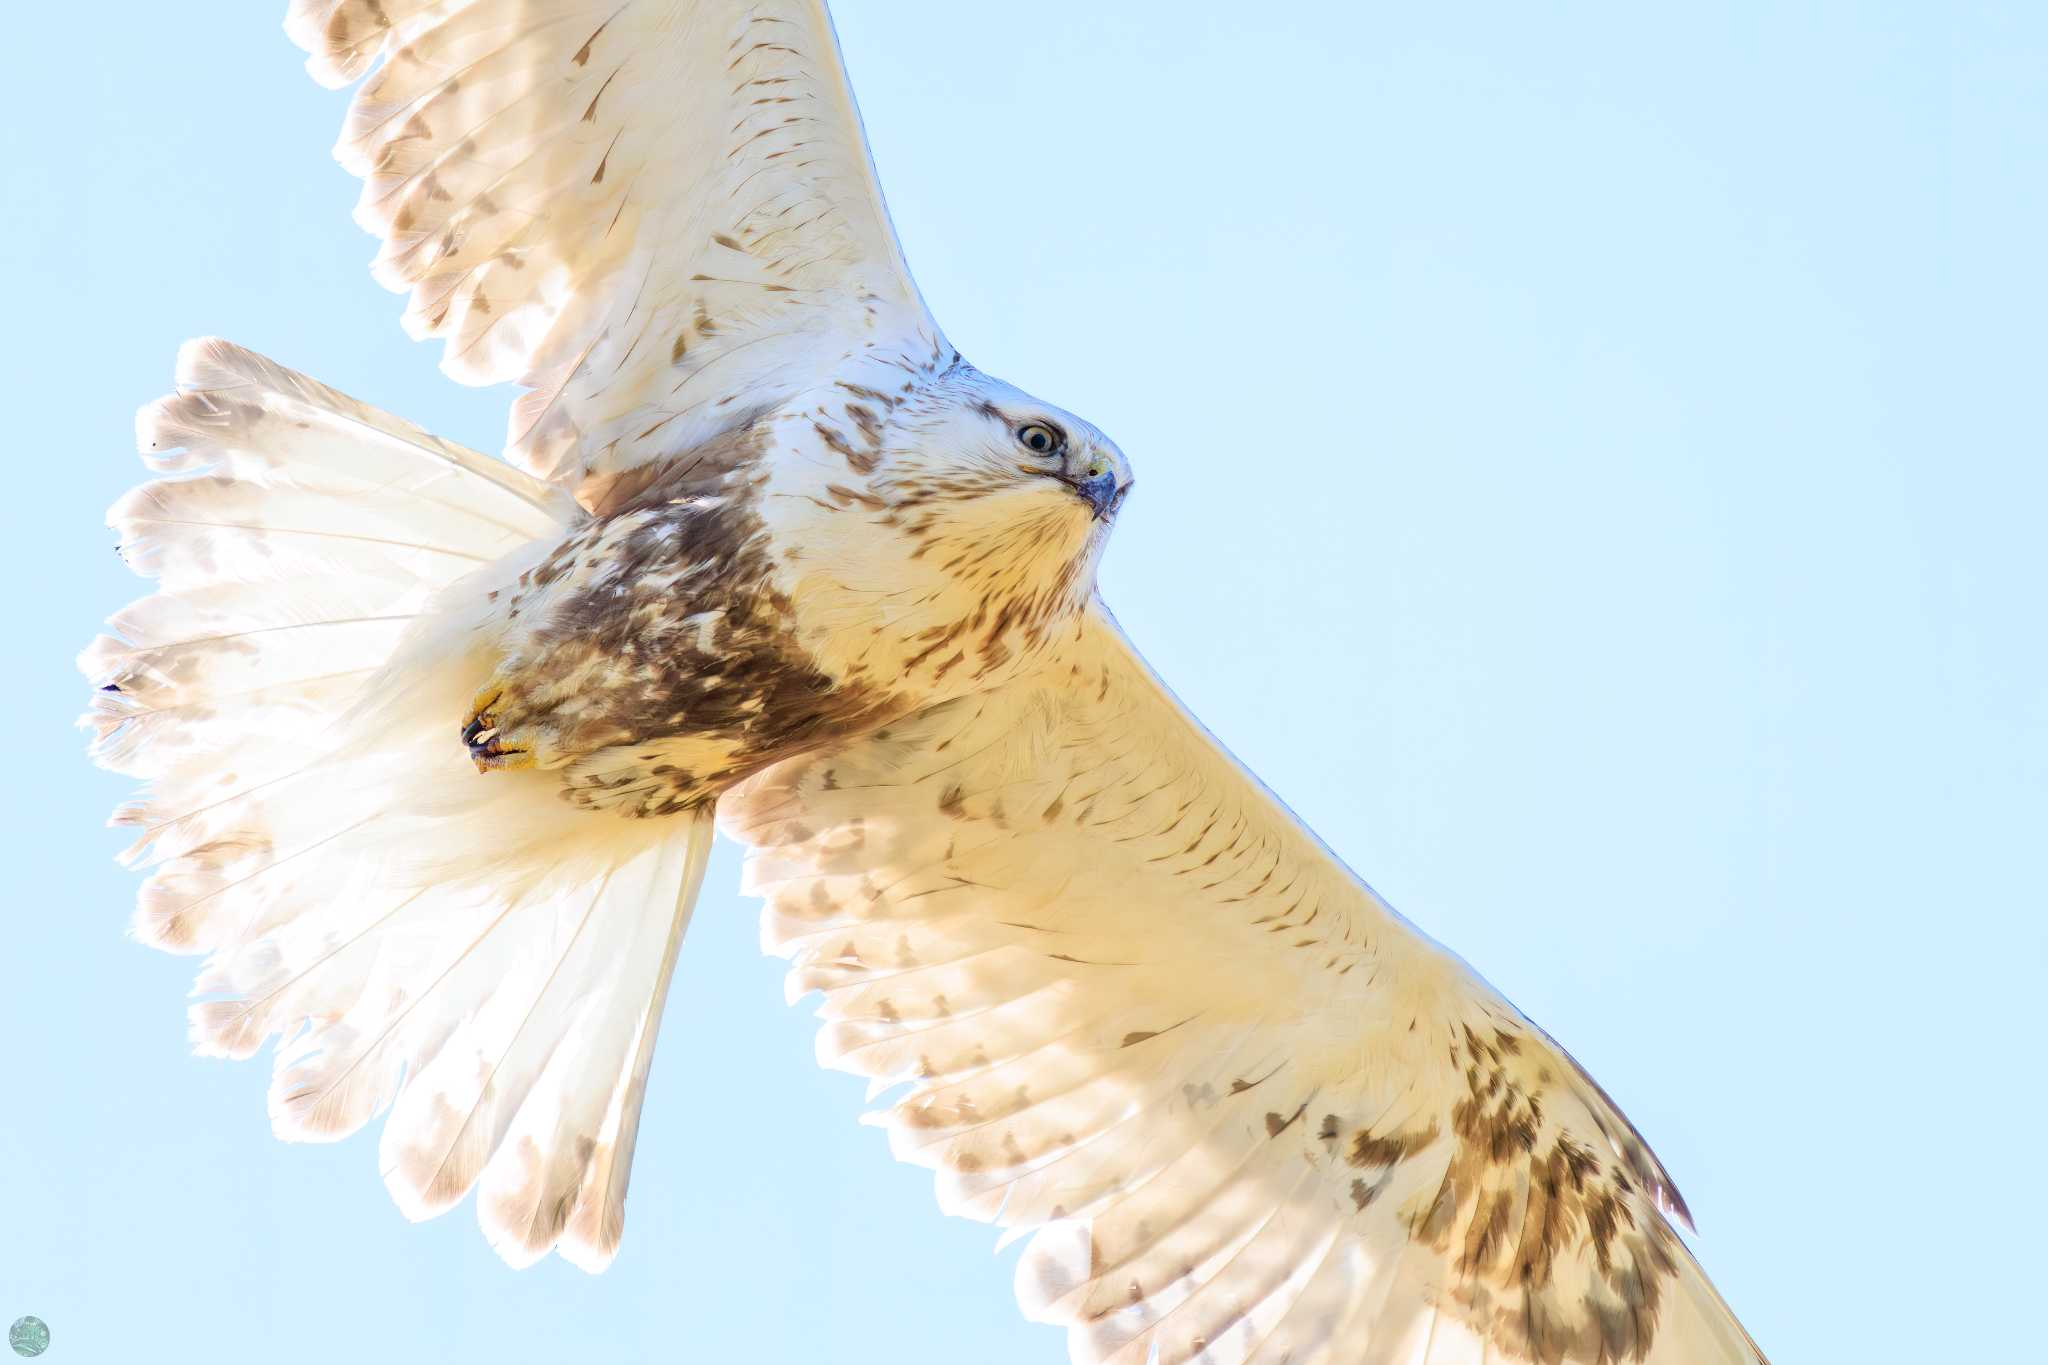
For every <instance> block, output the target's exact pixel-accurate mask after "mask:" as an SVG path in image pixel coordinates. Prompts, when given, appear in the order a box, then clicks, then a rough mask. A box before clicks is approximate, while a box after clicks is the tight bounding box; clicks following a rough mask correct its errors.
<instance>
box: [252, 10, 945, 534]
mask: <svg viewBox="0 0 2048 1365" xmlns="http://www.w3.org/2000/svg"><path fill="white" fill-rule="evenodd" d="M285 27H286V30H287V32H288V33H289V34H290V35H291V37H292V38H293V40H294V41H296V42H297V43H298V44H299V45H300V46H301V47H303V48H305V49H306V50H307V51H308V52H309V53H310V54H311V56H310V57H309V58H308V60H307V67H308V69H309V70H310V71H311V72H312V73H313V75H314V77H315V78H316V79H318V80H319V81H321V82H322V83H323V84H326V85H330V86H339V85H344V84H347V83H348V82H351V81H354V80H356V79H357V78H358V77H361V76H362V75H363V74H364V73H365V72H366V71H370V70H371V68H372V67H373V66H374V67H375V71H374V73H373V74H372V75H371V76H370V78H369V79H368V80H367V81H365V82H364V84H363V86H362V88H361V89H360V90H358V91H357V92H356V95H355V99H354V101H353V103H352V104H351V105H350V108H349V112H348V119H347V123H346V126H345V128H344V130H343V132H342V136H341V141H340V143H339V144H338V145H337V147H336V149H335V154H336V156H337V157H338V158H339V159H340V161H341V163H342V164H343V165H344V166H346V167H347V168H348V169H349V170H351V171H353V172H354V173H355V174H357V175H359V176H361V177H362V178H363V192H362V198H361V200H360V201H359V203H358V204H357V206H356V218H357V221H358V222H360V223H361V224H362V225H363V226H364V227H365V228H367V229H368V230H369V231H371V232H373V233H375V234H376V235H378V236H379V237H381V238H382V239H383V247H382V250H381V251H379V253H378V255H377V258H376V262H375V265H374V267H373V271H374V273H375V275H376V277H377V279H378V280H379V281H381V282H382V283H383V284H385V285H387V286H388V287H390V288H392V289H395V290H409V291H411V299H410V302H409V304H408V305H407V308H406V313H405V325H406V328H407V330H408V331H409V332H410V333H411V334H412V335H413V336H414V337H418V338H424V337H440V338H442V339H443V340H444V341H445V342H446V348H445V351H444V354H443V358H442V368H443V369H445V370H446V371H447V372H448V374H450V375H451V376H453V377H454V378H456V379H459V380H461V381H463V382H464V383H470V384H488V383H495V382H498V381H502V380H517V381H519V382H520V383H522V384H524V385H526V386H527V387H528V388H529V389H530V390H531V392H530V393H528V394H526V395H525V396H524V397H523V398H521V399H520V401H519V403H518V404H517V405H516V406H515V408H514V410H513V414H512V420H511V424H510V431H509V433H508V438H507V439H508V454H510V455H511V456H512V458H513V459H514V460H515V461H517V462H519V463H521V464H523V465H524V466H525V467H526V468H528V469H529V470H531V471H532V472H533V473H535V474H537V475H539V476H540V477H542V478H545V479H549V480H551V481H554V482H556V483H559V484H562V485H564V486H565V487H568V488H570V489H571V490H572V491H574V490H581V491H582V492H583V493H584V495H585V496H586V500H587V499H588V497H589V496H590V494H589V489H590V487H591V485H590V484H589V483H588V482H587V481H588V480H592V479H595V480H598V481H603V480H605V479H607V478H609V477H610V476H612V475H615V474H617V473H619V472H620V471H622V470H625V469H630V468H632V467H634V466H635V465H640V464H645V463H649V462H651V461H656V460H659V459H660V458H662V457H663V456H665V455H668V454H671V453H674V452H676V451H680V450H683V449H687V448H689V447H691V446H694V445H696V444H698V443H700V442H701V441H703V440H705V439H707V438H709V437H711V436H714V435H716V434H718V433H719V432H721V431H725V430H728V429H730V428H732V427H734V426H736V425H739V424H740V423H742V422H743V421H745V420H746V419H747V418H749V417H751V416H752V415H754V414H756V413H758V412H760V411H761V410H762V409H763V408H765V407H769V406H773V405H774V404H776V403H779V402H781V401H783V400H784V399H786V398H788V397H789V396H790V395H791V394H793V393H795V392H797V391H800V390H802V389H804V388H806V387H809V386H810V385H813V384H815V383H817V382H818V381H819V379H820V377H821V376H824V375H828V374H830V373H832V371H833V367H835V366H837V365H839V364H840V363H842V362H843V361H845V360H846V359H849V358H853V357H856V356H858V355H859V354H861V353H863V352H867V353H872V354H874V355H879V356H883V357H889V356H901V357H915V358H916V359H917V360H918V361H921V362H929V361H930V360H931V359H933V358H934V357H935V356H936V355H937V353H938V352H939V351H940V349H941V348H942V347H943V346H944V341H943V338H942V337H941V335H940V333H939V331H938V328H937V327H936V326H935V325H934V324H933V323H932V321H931V319H930V317H929V315H928V314H927V313H926V312H925V309H924V305H923V303H922V301H921V300H920V299H919V297H918V294H917V289H916V286H915V285H914V284H913V283H912V282H911V279H910V275H909V272H908V271H907V270H906V269H905V267H904V264H903V256H902V252H901V251H900V249H899V248H898V246H897V244H896V238H895V234H894V232H893V230H892V229H891V227H890V224H889V217H888V212H887V210H886V209H885V208H884V206H883V203H882V196H881V192H880V190H879V188H878V187H877V185H876V182H875V174H874V168H873V165H872V163H871V162H870V160H869V157H868V151H867V142H866V138H865V136H864V134H863V133H862V130H861V123H860V116H859V113H858V112H857V111H856V109H855V107H854V102H853V95H852V92H851V91H850V90H849V89H848V87H847V83H846V76H845V72H844V70H843V68H842V66H841V64H840V59H839V49H838V43H837V40H836V38H835V37H834V35H833V31H832V23H831V20H830V18H829V17H828V16H827V14H826V12H825V6H824V4H823V3H822V0H751V2H743V0H292V6H291V11H290V14H289V17H288V18H287V19H286V21H285ZM380 59H381V61H380Z"/></svg>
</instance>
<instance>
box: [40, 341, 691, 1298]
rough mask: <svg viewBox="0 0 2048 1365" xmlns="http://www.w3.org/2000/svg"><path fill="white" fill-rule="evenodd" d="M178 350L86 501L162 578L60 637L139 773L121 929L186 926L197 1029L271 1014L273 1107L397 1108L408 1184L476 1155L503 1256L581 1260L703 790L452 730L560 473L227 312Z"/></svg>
mask: <svg viewBox="0 0 2048 1365" xmlns="http://www.w3.org/2000/svg"><path fill="white" fill-rule="evenodd" d="M178 379H179V385H180V391H179V392H178V393H177V394H176V395H174V396H173V397H171V398H167V399H164V400H162V401H161V402H158V403H155V404H152V405H151V406H150V407H148V408H145V409H144V410H143V414H142V417H141V419H140V421H139V423H138V431H139V437H140V444H141V446H142V450H143V453H144V456H145V458H147V459H148V460H149V462H150V463H151V464H152V465H154V466H155V467H156V468H157V469H159V470H161V471H164V472H165V473H167V474H169V475H171V477H167V478H163V479H159V480H157V481H155V482H153V483H150V484H146V485H144V486H143V487H141V488H139V489H137V490H135V491H134V492H133V493H130V494H129V495H128V496H126V497H124V498H123V499H122V500H121V501H120V502H119V503H117V504H116V506H115V508H114V511H113V514H112V518H111V520H112V522H113V524H114V526H115V527H116V528H117V529H118V530H119V531H120V533H121V537H122V549H123V553H124V554H126V555H127V556H128V559H129V562H130V563H131V564H133V565H135V566H136V567H137V568H138V569H140V570H142V571H144V572H149V573H153V574H155V576H156V577H157V580H158V588H159V591H158V592H157V593H156V594H155V595H154V596H152V597H148V598H145V599H143V600H142V601H140V602H137V603H134V604H132V605H131V606H129V607H127V608H125V609H123V610H122V611H121V612H120V613H118V614H117V615H116V616H115V617H114V618H113V620H112V622H111V623H110V624H111V633H110V634H109V635H106V636H103V637H101V638H100V639H99V640H97V641H95V642H94V644H93V645H92V646H91V647H89V648H88V649H87V650H86V652H85V655H84V657H83V658H82V659H81V666H82V667H83V668H84V669H85V671H86V673H87V674H88V676H89V677H90V678H91V679H92V681H93V682H94V684H95V685H96V686H98V687H99V688H100V689H101V690H100V691H99V692H98V693H96V694H95V702H94V708H93V711H92V713H91V714H90V715H89V716H88V717H87V723H88V724H90V725H91V726H92V727H93V728H94V729H95V730H97V732H98V738H97V740H96V742H95V744H94V755H95V757H96V758H97V759H98V760H99V761H100V762H102V763H104V764H105V765H106V766H108V767H111V768H114V769H116V770H117V771H121V772H125V773H129V774H132V775H135V776H138V777H142V778H145V779H147V780H148V781H149V782H150V784H151V785H150V787H149V789H148V791H147V793H146V794H145V796H144V797H143V798H142V799H141V800H139V801H137V802H135V803H131V804H130V805H129V806H127V807H124V808H123V810H122V811H121V812H119V813H118V814H117V816H116V818H117V820H118V821H120V822H122V823H128V824H135V825H140V826H141V827H142V833H141V838H140V839H139V840H138V841H137V843H136V845H135V847H134V848H132V849H131V850H130V852H129V855H128V856H129V859H130V861H133V862H137V863H140V864H143V865H145V866H149V867H151V868H152V869H153V870H152V872H151V875H150V877H149V879H148V880H147V881H146V882H145V884H144V887H143V891H142V894H141V899H140V903H139V907H138V912H137V918H136V929H137V933H138V935H139V936H140V937H141V938H143V939H144V940H145V941H146V942H150V943H152V944H155V945H156V946H159V947H164V948H169V949H172V950H175V951H181V952H203V953H207V954H209V957H208V959H207V961H206V964H205V966H204V967H203V969H202V971H201V973H200V976H199V979H198V981H197V983H196V987H195V994H197V995H199V996H201V997H203V998H202V999H200V1000H199V1001H198V1002H197V1003H195V1004H194V1005H193V1006H192V1009H191V1032H192V1041H193V1045H194V1047H195V1048H196V1049H197V1050H198V1051H200V1052H201V1053H205V1054H209V1055H216V1056H226V1057H246V1056H248V1055H250V1054H251V1053H253V1052H254V1051H255V1050H256V1049H257V1048H258V1047H259V1046H260V1045H261V1044H262V1042H263V1041H264V1040H265V1039H266V1038H270V1037H276V1038H278V1039H280V1047H279V1051H278V1057H277V1065H276V1073H275V1077H274V1080H273V1084H272V1087H271V1093H270V1115H271V1121H272V1125H273V1127H275V1129H276V1130H277V1132H278V1134H279V1136H281V1137H285V1138H290V1139H295V1140H305V1141H329V1140H333V1139H335V1138H339V1137H343V1136H345V1135H347V1134H349V1133H351V1132H354V1131H355V1130H356V1129H358V1128H360V1127H362V1126H363V1125H364V1124H365V1123H367V1122H369V1121H370V1119H372V1118H373V1117H374V1116H376V1115H377V1114H378V1113H379V1112H380V1111H382V1110H384V1109H386V1108H389V1109H390V1111H391V1113H390V1118H389V1120H388V1122H387V1123H386V1124H385V1128H384V1137H383V1143H382V1149H381V1159H382V1165H383V1168H384V1174H385V1180H386V1183H387V1184H388V1185H389V1186H390V1188H391V1191H392V1194H393V1196H394V1198H395V1199H396V1200H397V1201H398V1204H399V1207H400V1208H401V1209H402V1210H403V1211H404V1212H405V1213H406V1214H407V1215H408V1216H409V1217H414V1218H421V1217H427V1216H430V1215H432V1214H434V1213H438V1212H440V1211H442V1210H443V1209H445V1208H447V1207H448V1206H449V1205H450V1204H452V1203H454V1202H455V1201H457V1200H459V1199H460V1198H461V1197H462V1196H463V1195H464V1194H465V1193H467V1192H468V1191H469V1190H470V1189H471V1188H472V1187H475V1186H477V1185H479V1183H481V1186H482V1197H481V1198H480V1200H479V1215H480V1217H481V1219H482V1221H483V1224H484V1228H485V1231H486V1233H487V1235H488V1236H489V1238H490V1240H491V1243H492V1245H493V1246H495V1247H497V1248H498V1250H499V1251H500V1252H501V1253H502V1254H504V1255H505V1256H506V1258H507V1259H508V1260H513V1261H515V1262H518V1263H521V1264H523V1263H526V1262H529V1261H531V1260H533V1259H534V1258H536V1257H537V1256H539V1255H542V1254H544V1253H545V1252H546V1251H547V1250H548V1249H549V1248H551V1247H556V1246H559V1247H561V1248H562V1250H563V1253H564V1254H565V1255H566V1256H568V1257H569V1258H570V1259H571V1260H573V1261H574V1262H575V1263H576V1264H578V1265H581V1266H583V1267H585V1268H586V1269H592V1270H595V1269H600V1268H602V1266H603V1265H604V1264H605V1263H606V1262H607V1261H608V1260H609V1259H610V1257H611V1255H612V1254H613V1252H614V1251H615V1250H616V1248H617V1246H618V1240H619V1236H620V1231H621V1227H622V1224H623V1201H624V1198H625V1190H626V1175H627V1167H628V1165H629V1164H630V1162H631V1159H632V1145H633V1138H634V1134H635V1131H636V1128H637V1124H638V1118H639V1106H640V1099H641V1095H642V1093H643V1090H644V1086H645V1083H646V1078H647V1068H648V1065H649V1063H650V1061H651V1057H652V1049H653V1039H654V1036H655V1028H656V1024H657V1022H658V1018H659V1013H660V1007H661V1001H662V997H663V995H664V993H665V992H666V990H667V984H668V978H669V974H670V971H671V969H672V968H673V965H674V961H675V950H676V946H677V944H678V943H679V942H680V939H681V936H682V931H683V927H684V925H685V924H686V923H687V921H688V915H689V909H690V905H691V902H692V901H693V899H694V898H695V895H696V892H697V888H698V885H699V882H700V880H701V878H702V876H703V870H704V859H705V855H706V852H707V850H708V848H709V844H710V837H711V834H710V829H711V827H710V821H709V817H708V816H704V817H699V818H695V819H687V820H683V821H681V822H632V821H625V820H617V819H596V818H593V817H590V816H588V815H585V814H582V813H580V812H576V811H573V810H571V809H570V808H569V807H568V806H566V805H565V804H564V803H563V802H561V801H560V800H558V799H557V798H556V796H555V792H554V788H553V785H552V784H551V783H549V782H546V781H541V780H532V779H534V777H535V775H533V774H519V773H507V774H494V775H491V776H490V777H488V778H486V777H482V776H480V775H479V774H478V773H477V772H476V771H475V770H474V769H473V768H472V767H471V766H470V764H469V762H468V759H467V756H466V754H465V751H464V748H463V746H462V744H461V743H460V742H459V741H458V739H457V730H458V728H459V725H460V722H461V719H462V716H463V714H464V708H465V707H466V705H467V702H468V699H469V695H470V692H471V691H472V690H473V689H474V687H475V686H476V682H477V679H476V677H475V673H476V670H477V665H478V659H477V653H478V647H479V645H480V644H482V643H483V642H484V641H486V640H487V639H488V630H487V626H488V622H489V619H490V608H489V605H488V604H489V597H488V589H489V588H490V587H491V586H492V585H494V584H496V583H499V582H502V581H504V580H505V579H506V578H507V577H508V576H510V575H514V574H516V573H517V571H518V570H519V569H521V568H522V567H524V566H525V565H526V564H528V563H530V562H531V561H532V559H533V557H534V556H535V555H536V554H537V553H540V552H542V551H544V550H545V549H546V548H547V547H548V546H549V545H550V544H552V543H553V541H554V540H555V539H556V538H557V537H558V536H559V535H560V534H561V532H562V529H563V527H564V526H565V524H566V523H567V522H568V520H569V519H570V518H571V517H573V516H575V515H579V514H578V513H577V510H576V508H575V505H574V504H573V503H572V502H571V501H570V500H569V499H568V498H567V497H566V496H565V495H564V494H562V493H560V492H558V491H557V490H554V489H552V488H550V487H548V486H546V485H544V484H541V483H539V482H537V481H535V480H533V479H531V478H529V477H527V476H525V475H522V474H519V473H517V472H516V471H513V470H511V469H509V468H507V467H506V466H504V465H503V464H500V463H499V462H497V461H494V460H491V459H489V458H488V457H485V456H483V455H479V454H477V453H476V452H474V451H468V450H464V449H462V448H460V447H457V446H454V445H451V444H449V443H447V442H444V441H439V440H436V439H434V438H432V437H430V436H428V435H426V434H425V433H424V432H421V431H419V430H418V429H416V428H413V427H410V426H408V425H406V424H404V423H402V422H398V421H396V420H395V419H393V418H390V417H388V416H386V415H385V414H383V413H379V412H376V411H375V410H373V409H370V408H367V407H364V406H363V405H361V404H359V403H356V402H354V401H353V400H351V399H348V398H346V397H344V396H342V395H340V394H338V393H335V392H334V391H333V390H331V389H327V388H325V387H323V386H321V385H318V384H315V383H313V382H312V381H310V380H307V379H305V378H304V377H302V376H299V375H296V374H293V373H292V372H290V371H288V370H284V369H282V368H280V367H278V366H276V365H274V364H272V363H271V362H269V361H266V360H264V359H262V358H261V357H258V356H255V355H252V354H251V353H249V352H247V351H243V350H240V349H238V348H236V347H232V346H229V345H227V344H226V343H223V342H217V341H207V342H195V343H192V344H191V345H189V346H187V347H186V348H185V350H184V351H183V352H182V353H181V356H180V360H179V368H178Z"/></svg>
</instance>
